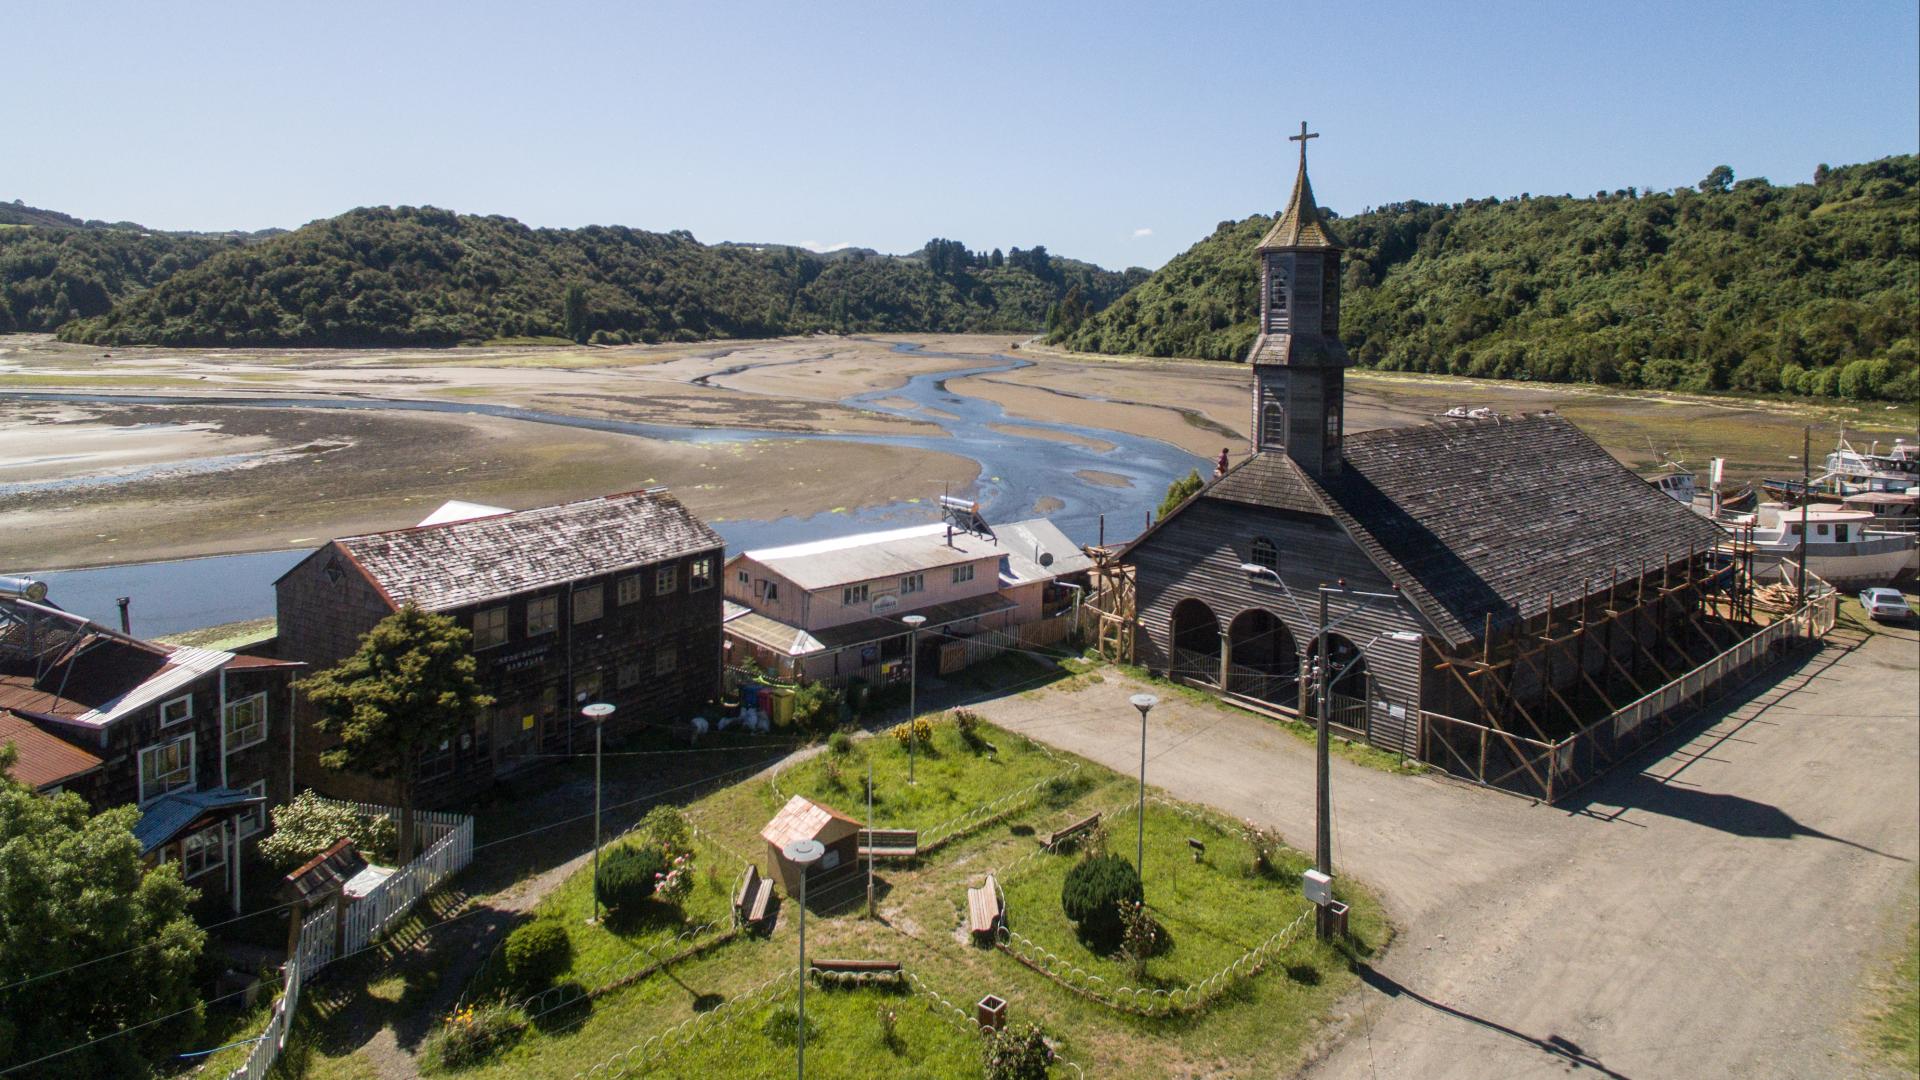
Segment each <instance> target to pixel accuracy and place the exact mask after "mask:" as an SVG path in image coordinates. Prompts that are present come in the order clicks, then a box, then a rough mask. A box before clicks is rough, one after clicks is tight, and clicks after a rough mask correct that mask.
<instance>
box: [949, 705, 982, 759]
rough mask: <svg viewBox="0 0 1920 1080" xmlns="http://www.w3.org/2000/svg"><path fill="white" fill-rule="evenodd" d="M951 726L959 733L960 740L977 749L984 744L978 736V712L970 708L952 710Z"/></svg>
mask: <svg viewBox="0 0 1920 1080" xmlns="http://www.w3.org/2000/svg"><path fill="white" fill-rule="evenodd" d="M953 727H954V730H956V731H958V732H959V733H960V741H961V742H963V743H966V744H967V745H968V746H969V747H971V748H973V749H975V750H978V749H980V748H981V746H983V745H984V744H985V741H986V740H984V739H982V738H981V737H980V714H979V713H977V712H974V711H973V710H972V709H955V710H953Z"/></svg>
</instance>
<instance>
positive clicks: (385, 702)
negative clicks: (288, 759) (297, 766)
mask: <svg viewBox="0 0 1920 1080" xmlns="http://www.w3.org/2000/svg"><path fill="white" fill-rule="evenodd" d="M471 637H472V635H471V634H469V633H468V632H467V630H466V629H465V628H463V627H461V626H460V624H458V623H456V622H454V621H453V620H452V619H451V618H449V617H447V616H445V615H438V614H433V613H431V612H426V611H422V610H420V609H419V608H418V607H416V606H414V605H412V604H408V605H406V606H405V607H402V608H401V609H400V610H398V611H396V612H394V613H393V614H391V615H389V616H387V617H386V618H384V619H382V620H380V622H379V623H378V624H377V625H375V626H374V628H373V629H371V630H369V631H367V632H366V633H365V634H363V635H362V636H361V638H360V648H359V649H358V650H357V651H355V652H354V654H353V655H352V656H349V657H347V658H346V659H344V660H342V661H340V663H339V664H338V665H336V666H334V667H332V668H330V669H328V670H326V671H323V672H320V673H319V674H318V675H314V676H313V677H311V678H307V679H302V680H301V681H300V683H299V687H300V690H301V692H302V693H304V694H306V696H307V700H308V701H310V702H312V703H313V704H314V706H315V707H316V708H318V709H319V711H320V716H319V718H318V720H317V721H316V722H315V727H317V728H318V729H319V730H320V731H322V732H324V733H327V734H330V735H335V736H337V737H338V738H339V740H340V742H339V745H338V746H335V747H334V748H333V749H331V750H327V751H326V752H324V753H322V754H321V755H320V763H321V764H322V765H325V766H326V767H327V768H329V769H343V770H351V771H354V772H363V773H367V774H369V775H371V776H375V777H379V778H381V779H390V780H393V781H395V782H396V786H397V788H398V798H399V802H400V850H399V853H398V856H399V859H400V861H402V862H404V861H406V860H408V859H411V858H412V857H413V852H414V844H413V802H414V785H415V783H416V782H417V780H418V777H419V773H420V759H421V758H423V757H424V756H426V755H427V754H428V753H431V752H432V751H434V750H435V749H436V748H438V747H439V746H440V744H441V743H444V742H446V741H448V740H450V739H455V738H458V737H459V735H460V733H461V732H462V731H465V730H467V729H469V728H471V727H472V726H473V721H474V719H475V717H477V716H478V715H479V713H480V710H481V709H484V708H486V707H487V706H489V705H492V704H493V698H491V697H489V696H488V695H486V694H484V693H482V692H481V690H480V684H479V682H478V681H477V680H475V678H474V669H475V664H474V659H473V653H472V652H471V651H469V650H468V648H467V645H468V642H469V640H470V639H471Z"/></svg>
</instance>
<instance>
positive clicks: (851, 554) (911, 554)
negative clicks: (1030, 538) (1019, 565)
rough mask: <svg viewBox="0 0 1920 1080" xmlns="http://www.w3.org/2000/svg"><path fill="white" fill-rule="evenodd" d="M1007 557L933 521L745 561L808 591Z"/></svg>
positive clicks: (987, 541)
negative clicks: (951, 532) (929, 523)
mask: <svg viewBox="0 0 1920 1080" xmlns="http://www.w3.org/2000/svg"><path fill="white" fill-rule="evenodd" d="M1005 554H1006V548H1005V547H1003V546H1002V545H1000V544H999V543H997V542H996V541H995V540H994V539H993V538H992V537H989V536H979V535H977V534H974V533H967V532H960V531H959V530H957V529H956V530H954V533H953V537H952V540H951V542H949V540H948V538H947V527H946V526H945V525H942V524H939V523H937V522H936V523H934V524H932V525H916V526H914V527H912V528H910V529H890V530H887V531H886V532H874V533H860V534H858V535H855V536H842V537H836V538H834V539H832V540H820V541H815V542H813V543H809V544H793V545H789V546H787V547H779V548H764V549H762V550H759V551H749V552H746V553H745V557H746V558H748V559H751V560H753V561H754V562H757V563H759V564H761V565H762V566H765V567H767V568H768V569H769V570H772V571H774V572H775V573H777V574H779V575H780V576H781V577H784V578H786V579H787V580H788V581H791V582H793V583H794V584H795V585H797V586H799V587H800V588H802V589H806V590H807V591H808V592H812V591H814V590H816V589H830V588H833V587H834V586H836V585H852V584H855V583H857V582H862V581H872V580H874V579H876V578H884V577H899V576H901V575H904V574H913V573H919V572H922V571H926V570H938V569H941V568H943V567H948V566H957V565H959V564H961V563H968V562H974V561H976V560H979V559H985V558H990V557H994V556H1000V555H1005Z"/></svg>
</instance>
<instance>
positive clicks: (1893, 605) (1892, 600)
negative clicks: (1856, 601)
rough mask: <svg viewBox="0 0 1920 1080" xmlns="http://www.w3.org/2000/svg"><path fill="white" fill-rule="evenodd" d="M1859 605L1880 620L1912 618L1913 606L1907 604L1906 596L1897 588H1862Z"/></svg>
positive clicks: (1889, 620)
mask: <svg viewBox="0 0 1920 1080" xmlns="http://www.w3.org/2000/svg"><path fill="white" fill-rule="evenodd" d="M1860 606H1861V607H1863V608H1866V609H1867V614H1868V615H1870V616H1872V617H1873V618H1875V619H1879V620H1880V621H1882V622H1895V621H1904V620H1906V619H1911V618H1913V608H1911V607H1909V606H1907V598H1906V597H1904V596H1901V595H1900V590H1898V589H1887V588H1874V589H1862V590H1861V591H1860Z"/></svg>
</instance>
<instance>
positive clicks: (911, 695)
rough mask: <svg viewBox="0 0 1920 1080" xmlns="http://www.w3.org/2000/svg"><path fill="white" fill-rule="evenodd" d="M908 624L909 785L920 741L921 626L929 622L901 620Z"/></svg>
mask: <svg viewBox="0 0 1920 1080" xmlns="http://www.w3.org/2000/svg"><path fill="white" fill-rule="evenodd" d="M900 621H901V622H903V623H906V624H907V637H908V645H907V783H909V784H911V783H913V782H914V781H913V757H914V754H913V751H914V744H915V743H917V742H919V741H920V729H919V728H918V727H917V726H916V724H917V721H918V720H919V718H920V626H921V624H922V623H925V622H926V621H927V617H926V616H925V615H908V616H906V617H905V618H902V619H901V620H900Z"/></svg>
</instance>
